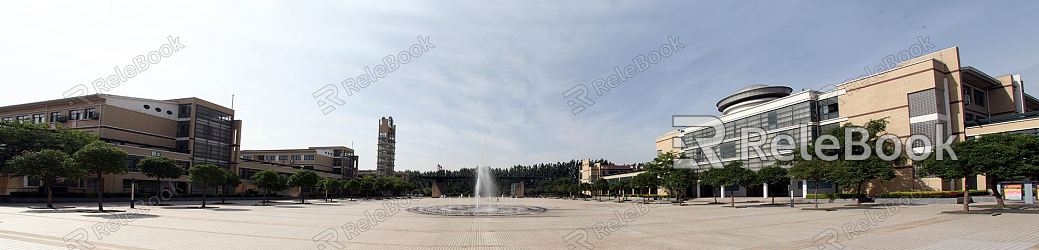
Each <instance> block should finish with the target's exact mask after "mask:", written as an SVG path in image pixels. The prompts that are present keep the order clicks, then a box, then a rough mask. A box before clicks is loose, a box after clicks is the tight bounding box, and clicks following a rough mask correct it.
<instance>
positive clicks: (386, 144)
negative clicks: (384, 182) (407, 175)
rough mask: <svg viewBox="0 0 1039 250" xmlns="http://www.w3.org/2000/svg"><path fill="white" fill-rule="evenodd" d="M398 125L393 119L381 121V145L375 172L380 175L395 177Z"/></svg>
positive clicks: (382, 119)
mask: <svg viewBox="0 0 1039 250" xmlns="http://www.w3.org/2000/svg"><path fill="white" fill-rule="evenodd" d="M396 145H397V125H394V124H393V117H392V116H391V117H389V118H386V117H383V118H381V119H379V144H378V147H379V148H378V155H377V156H376V157H377V158H376V162H375V170H376V171H378V175H384V176H386V175H393V173H394V172H393V166H394V158H395V157H396V152H397V148H396Z"/></svg>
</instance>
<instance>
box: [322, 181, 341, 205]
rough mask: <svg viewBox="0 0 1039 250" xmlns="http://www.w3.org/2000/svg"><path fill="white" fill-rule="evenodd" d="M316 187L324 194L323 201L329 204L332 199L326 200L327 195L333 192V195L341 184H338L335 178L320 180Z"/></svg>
mask: <svg viewBox="0 0 1039 250" xmlns="http://www.w3.org/2000/svg"><path fill="white" fill-rule="evenodd" d="M317 186H318V188H320V189H321V191H323V192H325V201H326V202H330V201H332V199H329V198H328V197H329V196H328V193H329V192H333V194H335V193H334V192H335V190H336V189H337V188H338V187H340V186H342V184H340V183H339V179H336V178H321V180H320V181H318V183H317Z"/></svg>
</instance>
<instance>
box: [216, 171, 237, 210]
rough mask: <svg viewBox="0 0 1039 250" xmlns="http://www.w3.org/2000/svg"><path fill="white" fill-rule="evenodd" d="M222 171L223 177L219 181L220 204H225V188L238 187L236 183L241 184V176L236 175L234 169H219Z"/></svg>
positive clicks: (232, 188)
mask: <svg viewBox="0 0 1039 250" xmlns="http://www.w3.org/2000/svg"><path fill="white" fill-rule="evenodd" d="M221 170H222V171H223V173H222V174H223V177H224V178H223V179H221V181H220V204H227V201H225V200H224V195H225V193H227V189H228V188H231V190H234V189H236V188H238V185H241V184H242V177H241V176H238V174H236V173H235V172H234V171H231V170H230V169H221Z"/></svg>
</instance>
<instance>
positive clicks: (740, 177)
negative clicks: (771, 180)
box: [721, 161, 760, 207]
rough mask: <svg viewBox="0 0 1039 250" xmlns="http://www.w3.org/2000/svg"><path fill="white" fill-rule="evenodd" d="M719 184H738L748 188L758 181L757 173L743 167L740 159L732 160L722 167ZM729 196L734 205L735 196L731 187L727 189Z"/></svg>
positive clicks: (729, 185) (730, 185) (734, 205)
mask: <svg viewBox="0 0 1039 250" xmlns="http://www.w3.org/2000/svg"><path fill="white" fill-rule="evenodd" d="M721 171H722V176H721V184H722V185H723V186H726V187H732V186H736V185H739V186H741V187H743V188H747V189H749V188H750V187H751V186H754V185H756V184H758V183H760V182H759V181H758V176H757V173H755V172H754V171H752V170H750V169H747V168H744V167H743V162H742V161H733V162H729V163H726V164H725V165H724V166H723V167H722V170H721ZM729 198H730V199H731V203H730V204H731V205H730V206H732V207H736V197H734V196H733V191H732V188H730V189H729Z"/></svg>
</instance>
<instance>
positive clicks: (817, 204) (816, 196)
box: [812, 180, 819, 208]
mask: <svg viewBox="0 0 1039 250" xmlns="http://www.w3.org/2000/svg"><path fill="white" fill-rule="evenodd" d="M812 193H813V194H814V195H815V208H819V180H815V191H812Z"/></svg>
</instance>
